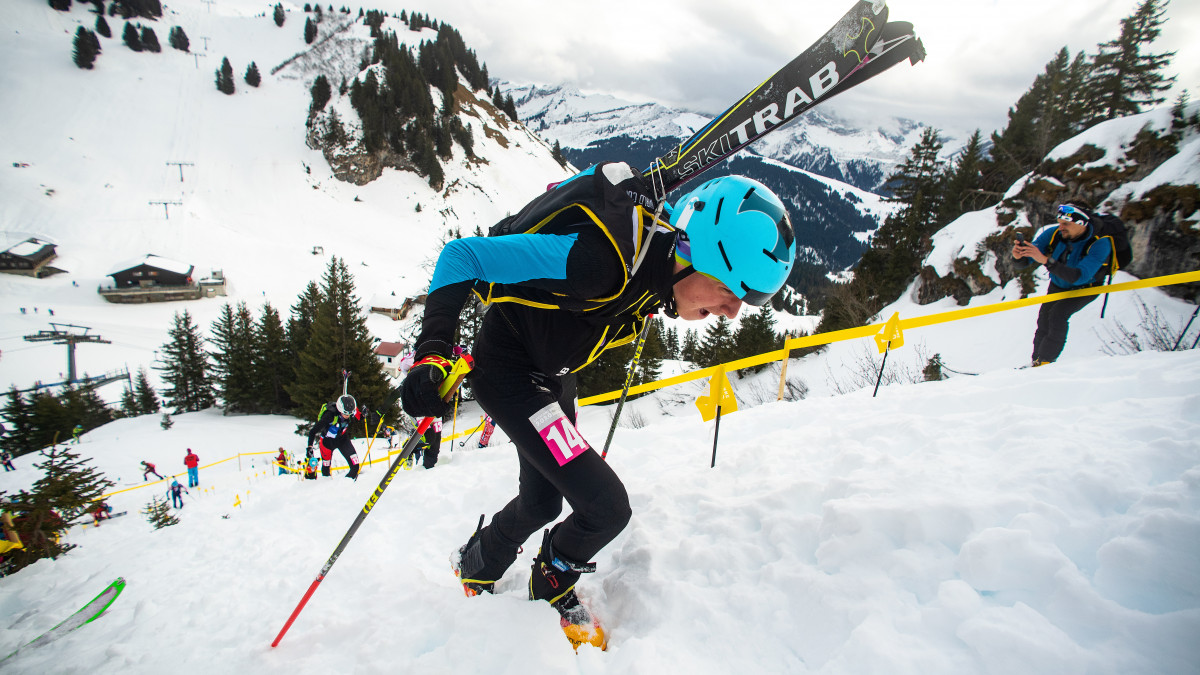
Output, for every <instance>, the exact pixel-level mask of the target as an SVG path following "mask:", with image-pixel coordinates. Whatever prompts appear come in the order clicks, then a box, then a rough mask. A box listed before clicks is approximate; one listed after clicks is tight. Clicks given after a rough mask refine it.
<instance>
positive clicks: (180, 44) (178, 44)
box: [167, 26, 191, 52]
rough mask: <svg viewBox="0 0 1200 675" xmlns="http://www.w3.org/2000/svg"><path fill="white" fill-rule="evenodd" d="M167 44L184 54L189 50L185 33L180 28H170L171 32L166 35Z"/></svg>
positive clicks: (189, 45) (189, 44)
mask: <svg viewBox="0 0 1200 675" xmlns="http://www.w3.org/2000/svg"><path fill="white" fill-rule="evenodd" d="M167 42H168V43H169V44H170V45H171V46H172V47H174V48H175V49H178V50H179V51H181V52H186V51H188V50H189V49H190V48H191V42H190V41H189V40H188V36H187V33H185V32H183V27H182V26H172V27H171V31H170V32H169V33H168V34H167Z"/></svg>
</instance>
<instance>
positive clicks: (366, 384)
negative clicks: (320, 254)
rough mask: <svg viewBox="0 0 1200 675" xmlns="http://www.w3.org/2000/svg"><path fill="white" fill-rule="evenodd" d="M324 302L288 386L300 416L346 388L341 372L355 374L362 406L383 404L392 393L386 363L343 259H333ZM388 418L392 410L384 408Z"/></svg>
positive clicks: (353, 390) (326, 277)
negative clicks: (378, 354) (377, 354)
mask: <svg viewBox="0 0 1200 675" xmlns="http://www.w3.org/2000/svg"><path fill="white" fill-rule="evenodd" d="M321 292H322V296H323V299H322V302H321V304H320V305H319V306H318V308H317V313H316V316H315V317H314V318H313V322H312V332H311V335H310V336H309V339H308V344H307V345H305V347H304V350H303V351H302V352H301V353H300V365H299V368H298V370H297V373H296V380H295V382H293V383H292V385H291V386H290V387H286V390H287V392H288V395H289V396H291V398H292V400H293V401H294V402H295V403H296V406H297V410H296V414H297V415H299V416H300V417H302V418H307V417H310V416H312V415H315V414H316V413H317V411H318V410H320V408H321V405H322V404H324V403H328V402H329V401H331V400H333V397H334V396H337V395H338V394H340V393H341V391H342V377H341V372H342V371H343V370H348V371H350V372H351V373H352V379H351V381H350V393H351V394H353V395H354V397H355V398H356V399H357V400H358V402H359V403H360V404H362V405H366V406H368V407H371V406H377V405H382V403H383V399H384V398H386V397H387V396H388V395H389V394H390V393H391V391H392V387H391V385H389V384H388V381H387V377H386V375H384V372H383V366H382V365H381V364H380V362H379V359H378V358H376V357H375V351H374V342H373V340H372V339H371V335H370V333H369V332H368V331H367V324H366V319H365V317H364V316H363V311H362V307H361V306H360V305H359V301H358V298H357V297H356V296H355V292H354V279H353V277H352V276H351V275H350V271H349V270H348V269H347V268H346V264H345V262H343V261H342V260H341V259H340V258H337V257H334V258H333V259H331V260H330V262H329V267H328V268H327V269H326V272H325V275H324V276H323V277H322V284H321ZM380 412H383V413H384V414H385V416H386V417H387V418H389V419H392V418H394V416H395V415H394V413H395V411H394V410H385V411H380Z"/></svg>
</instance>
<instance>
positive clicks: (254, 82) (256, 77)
mask: <svg viewBox="0 0 1200 675" xmlns="http://www.w3.org/2000/svg"><path fill="white" fill-rule="evenodd" d="M245 79H246V84H248V85H250V86H251V87H257V86H258V85H259V84H261V83H262V75H260V74H259V72H258V66H257V65H255V63H254V62H253V61H251V62H250V65H249V66H247V67H246V78H245Z"/></svg>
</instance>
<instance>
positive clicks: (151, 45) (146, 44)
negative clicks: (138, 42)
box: [142, 26, 162, 54]
mask: <svg viewBox="0 0 1200 675" xmlns="http://www.w3.org/2000/svg"><path fill="white" fill-rule="evenodd" d="M142 48H143V49H145V50H146V51H148V52H154V53H155V54H157V53H159V52H161V51H162V45H160V44H158V35H155V33H154V29H153V28H151V27H150V26H142Z"/></svg>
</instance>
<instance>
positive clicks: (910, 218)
mask: <svg viewBox="0 0 1200 675" xmlns="http://www.w3.org/2000/svg"><path fill="white" fill-rule="evenodd" d="M941 149H942V141H941V137H940V135H939V132H938V131H937V130H936V129H932V128H929V129H926V130H925V131H924V132H923V133H922V134H921V140H920V141H919V142H918V143H917V144H916V145H915V146H913V148H912V150H911V151H910V153H909V157H908V159H906V160H905V161H904V163H903V164H901V165H900V167H898V168H897V169H896V171H895V173H893V174H892V175H891V176H889V177H888V181H887V184H888V185H889V186H890V187H891V188H892V191H893V196H892V197H890V198H889V199H888V201H891V202H896V203H899V204H900V208H899V210H897V211H896V212H894V213H892V214H891V215H889V216H888V217H887V219H886V220H885V221H884V224H883V227H880V228H879V231H878V232H876V234H875V237H874V238H873V239H872V241H871V248H869V249H867V251H866V252H865V253H864V254H863V257H862V259H861V260H859V262H858V266H857V267H856V268H855V276H854V280H853V281H852V282H851V284H850V285H851V286H852V287H853V290H854V291H855V292H856V293H857V294H858V296H859V297H860V298H864V299H866V301H867V303H868V306H870V307H873V309H872V310H871V312H870V313H871V314H873V313H874V312H877V311H879V308H881V307H883V306H884V305H886V304H887V303H889V302H892V301H893V300H895V299H896V298H898V297H900V294H901V293H902V292H904V289H905V288H907V286H908V284H909V283H910V282H911V281H912V280H913V279H914V278H915V277H916V275H917V272H919V271H920V266H921V261H922V260H924V258H925V256H926V255H928V254H929V252H930V250H931V249H932V237H933V234H934V232H936V231H937V229H938V226H939V222H938V214H939V213H940V212H941V208H942V205H941V201H942V198H943V196H944V193H943V187H944V183H945V166H944V163H943V162H942V160H941V159H940V158H939V156H938V155H939V153H940V152H941ZM849 327H850V326H838V327H837V328H849ZM830 329H831V328H830V327H829V326H828V325H826V319H824V318H823V319H822V322H821V330H830Z"/></svg>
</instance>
